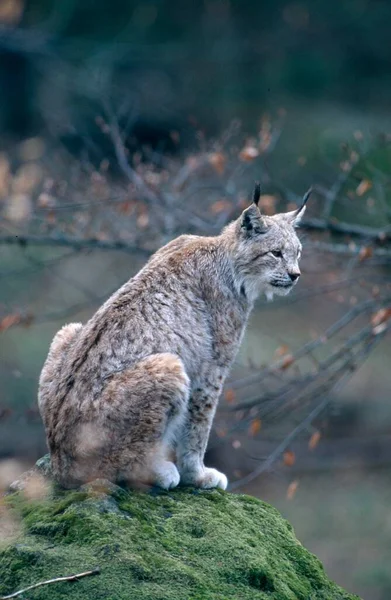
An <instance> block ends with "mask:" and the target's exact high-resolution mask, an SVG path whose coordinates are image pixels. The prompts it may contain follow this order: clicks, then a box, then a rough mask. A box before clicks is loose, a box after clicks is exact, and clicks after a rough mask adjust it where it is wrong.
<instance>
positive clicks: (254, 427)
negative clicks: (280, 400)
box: [248, 419, 262, 436]
mask: <svg viewBox="0 0 391 600" xmlns="http://www.w3.org/2000/svg"><path fill="white" fill-rule="evenodd" d="M261 428H262V421H261V419H254V420H253V421H251V423H250V427H249V428H248V432H249V434H250V435H252V436H255V435H257V434H258V433H259V432H260V431H261Z"/></svg>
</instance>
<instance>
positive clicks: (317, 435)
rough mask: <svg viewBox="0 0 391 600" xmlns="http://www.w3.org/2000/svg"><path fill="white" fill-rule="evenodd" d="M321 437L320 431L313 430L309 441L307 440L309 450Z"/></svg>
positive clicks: (314, 446) (313, 447) (312, 448)
mask: <svg viewBox="0 0 391 600" xmlns="http://www.w3.org/2000/svg"><path fill="white" fill-rule="evenodd" d="M320 438H321V433H320V431H314V433H313V434H312V435H311V437H310V441H309V442H308V448H309V449H310V450H314V449H315V448H316V446H317V445H318V444H319V440H320Z"/></svg>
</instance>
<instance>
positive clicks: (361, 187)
mask: <svg viewBox="0 0 391 600" xmlns="http://www.w3.org/2000/svg"><path fill="white" fill-rule="evenodd" d="M371 187H372V182H371V181H369V179H363V180H362V181H361V182H360V183H359V184H358V186H357V189H356V194H357V196H363V195H364V194H366V193H367V191H368V190H370V189H371Z"/></svg>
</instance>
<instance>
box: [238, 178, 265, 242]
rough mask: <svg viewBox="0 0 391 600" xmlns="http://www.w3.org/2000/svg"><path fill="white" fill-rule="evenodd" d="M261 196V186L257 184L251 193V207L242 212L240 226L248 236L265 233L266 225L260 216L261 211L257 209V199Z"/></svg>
mask: <svg viewBox="0 0 391 600" xmlns="http://www.w3.org/2000/svg"><path fill="white" fill-rule="evenodd" d="M260 196H261V186H260V185H259V183H256V184H255V188H254V193H253V203H252V205H251V206H249V207H248V208H246V210H244V211H243V213H242V216H241V219H240V225H241V228H242V230H244V231H245V232H246V233H248V234H249V235H257V234H260V233H266V230H267V225H266V223H265V221H264V219H263V217H262V215H261V211H260V210H259V208H258V202H259V198H260Z"/></svg>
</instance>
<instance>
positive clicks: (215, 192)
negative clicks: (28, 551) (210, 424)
mask: <svg viewBox="0 0 391 600" xmlns="http://www.w3.org/2000/svg"><path fill="white" fill-rule="evenodd" d="M390 26H391V3H390V2H388V1H387V0H340V1H339V2H326V1H325V0H312V2H310V1H309V0H298V1H297V2H296V1H290V0H274V1H273V2H272V1H265V2H256V1H255V0H252V1H250V0H249V1H245V0H241V1H239V0H199V1H198V2H195V1H185V2H184V1H181V2H179V1H178V0H169V1H168V0H148V1H138V2H132V1H128V2H121V1H120V0H111V2H107V1H105V0H94V2H92V1H91V0H84V1H83V2H76V1H75V0H62V2H54V1H53V0H0V90H1V92H0V93H1V102H0V132H1V135H0V215H1V222H0V376H1V385H0V488H1V487H5V486H6V485H7V482H9V479H10V478H12V477H14V476H15V471H16V470H18V469H24V468H25V467H26V466H30V465H31V464H32V463H33V462H34V461H35V460H36V459H37V458H38V457H39V456H41V455H42V454H43V453H45V451H46V446H45V439H44V432H43V427H42V424H41V420H40V417H39V414H38V411H37V404H36V396H37V379H38V376H39V373H40V369H41V367H42V364H43V361H44V360H45V357H46V354H47V351H48V347H49V344H50V341H51V339H52V337H53V335H54V334H55V332H56V331H57V330H58V329H59V328H60V327H61V326H62V325H63V324H64V323H66V322H69V321H83V322H85V321H86V320H87V319H88V318H89V317H90V316H91V314H92V313H93V311H94V310H95V309H96V308H97V307H98V306H99V305H100V304H101V303H102V302H103V301H104V300H105V299H106V298H107V297H108V296H109V295H110V293H112V292H113V291H114V290H115V289H117V288H118V287H119V286H120V285H121V284H122V283H123V282H124V281H126V280H127V279H128V278H129V277H130V276H132V275H133V274H134V273H136V272H137V270H138V269H139V268H140V267H141V266H142V265H143V264H144V263H145V261H146V260H147V258H148V256H149V255H150V254H151V253H152V252H153V251H154V250H155V249H157V248H158V247H160V246H161V245H162V244H164V243H166V242H167V241H168V240H170V239H172V238H173V237H175V236H176V235H179V234H181V233H184V232H191V233H201V234H207V235H210V234H212V235H213V234H215V233H216V232H218V231H219V230H220V229H221V227H222V226H223V225H224V224H225V223H226V222H227V221H229V220H230V219H232V218H234V217H236V216H237V215H238V214H239V211H240V210H242V209H243V207H245V206H246V205H247V203H248V201H249V198H250V194H251V190H252V187H253V183H254V181H255V180H260V181H261V184H262V190H263V192H262V197H261V206H262V209H263V210H264V212H265V213H268V212H269V213H273V212H274V211H275V210H285V209H286V208H287V207H288V208H292V207H294V206H296V205H297V202H299V200H300V197H301V196H302V194H303V192H304V191H305V190H306V189H308V187H309V186H310V185H312V186H313V195H312V198H311V201H310V202H309V207H308V211H307V215H306V218H305V220H304V223H303V227H302V229H301V237H302V240H303V246H304V250H303V259H302V272H303V276H302V278H301V281H300V283H299V285H298V286H297V288H296V290H295V292H294V293H293V294H292V295H291V296H289V297H287V298H280V299H277V300H276V301H274V302H273V303H267V302H266V301H264V300H263V299H261V300H260V301H259V303H258V304H257V307H256V309H255V311H254V313H253V316H252V318H251V321H250V324H249V327H248V331H247V334H246V338H245V340H244V343H243V346H242V348H241V351H240V353H239V356H238V359H237V361H236V364H235V368H234V369H233V372H232V376H231V378H230V381H229V382H228V383H227V386H226V389H225V391H224V396H223V398H222V400H221V404H220V409H219V413H218V416H217V418H216V423H215V427H214V431H213V435H212V438H211V441H210V447H209V452H208V456H207V459H208V461H209V462H211V461H213V464H215V465H216V466H218V467H220V468H222V469H224V470H225V471H226V472H227V474H228V476H229V478H230V481H231V482H232V489H233V490H238V491H246V492H249V493H251V494H254V495H256V496H259V497H261V498H263V499H265V500H267V501H269V502H271V503H272V504H274V505H275V506H277V507H278V508H279V509H280V510H281V511H282V512H283V514H284V515H286V517H287V518H288V519H289V520H290V521H291V522H292V524H293V525H294V527H295V529H296V532H297V535H298V537H299V539H300V540H301V541H302V542H303V543H304V544H305V545H306V546H307V547H309V548H310V549H311V550H312V551H313V552H315V553H316V554H317V555H318V556H319V558H320V559H321V560H322V561H323V562H324V564H325V566H326V569H327V571H328V573H329V575H330V576H331V577H332V578H334V579H335V580H336V581H337V582H338V583H340V584H341V585H343V586H344V587H346V588H347V589H349V590H350V591H352V592H356V593H358V594H360V595H361V596H362V597H363V598H365V599H367V600H369V599H370V600H381V599H384V600H385V599H387V600H388V598H389V597H390V595H391V573H390V569H389V558H390V553H391V516H390V512H389V506H390V503H391V452H390V450H391V402H390V387H391V375H390V364H391V346H390V335H389V330H390V317H391V277H390V275H391V179H390V172H391V147H390V142H391V114H390V98H391V45H390V42H389V37H390Z"/></svg>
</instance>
